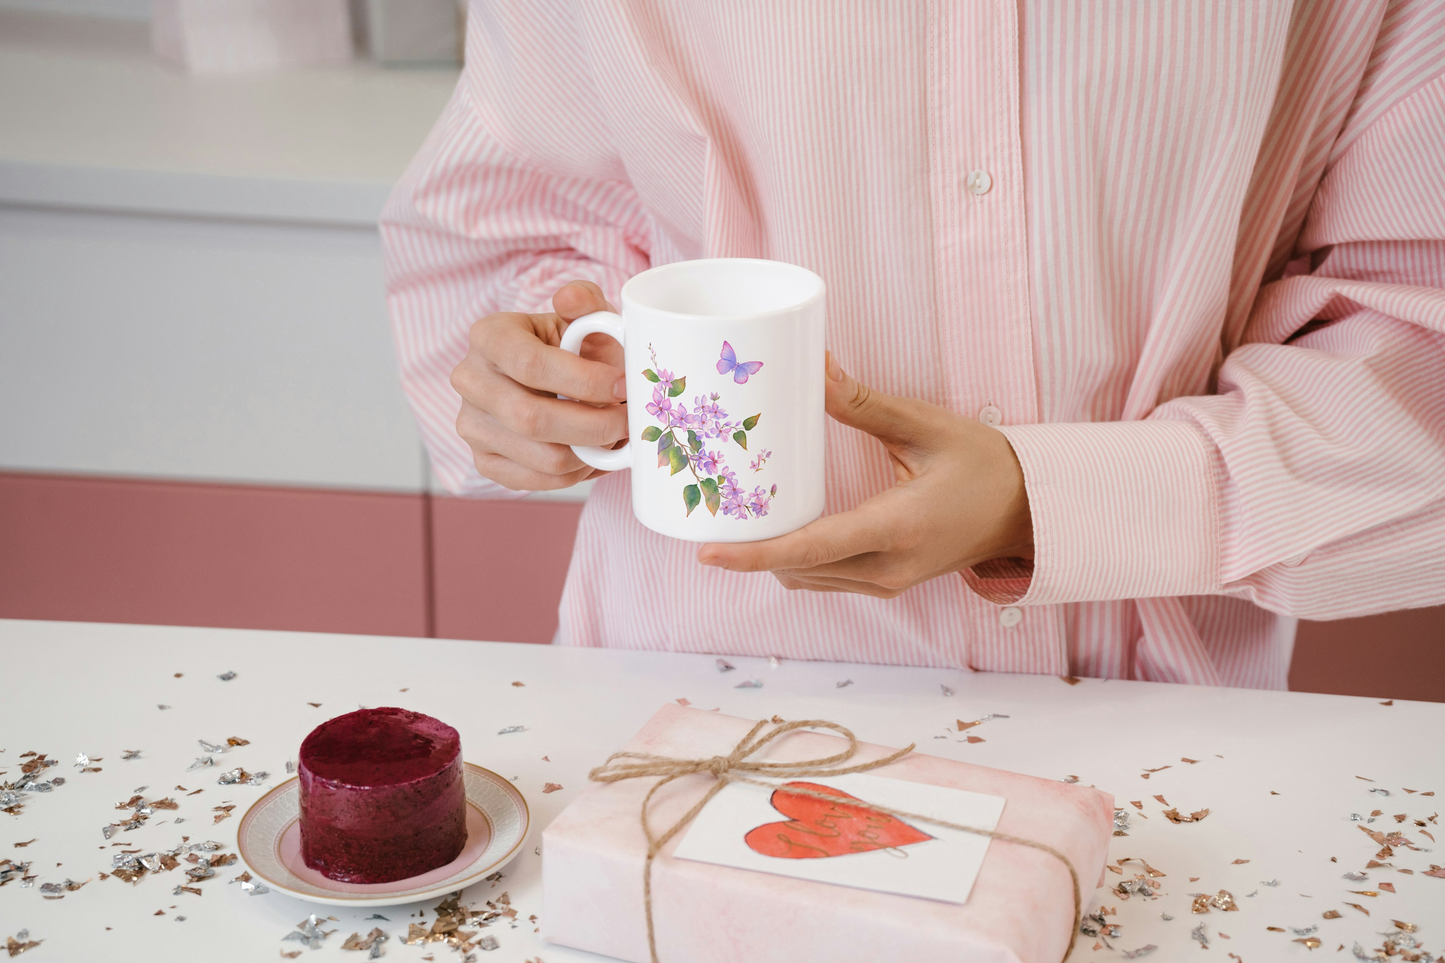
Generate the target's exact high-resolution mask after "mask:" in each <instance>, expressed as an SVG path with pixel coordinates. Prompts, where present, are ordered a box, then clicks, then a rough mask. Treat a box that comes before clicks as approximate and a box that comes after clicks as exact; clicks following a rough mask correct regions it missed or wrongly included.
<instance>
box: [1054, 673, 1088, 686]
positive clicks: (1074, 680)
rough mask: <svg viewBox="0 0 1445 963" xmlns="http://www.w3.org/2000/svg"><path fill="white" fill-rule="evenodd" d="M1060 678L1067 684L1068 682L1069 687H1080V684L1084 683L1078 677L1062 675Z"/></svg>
mask: <svg viewBox="0 0 1445 963" xmlns="http://www.w3.org/2000/svg"><path fill="white" fill-rule="evenodd" d="M1059 678H1060V679H1063V680H1064V681H1065V682H1067V683H1068V684H1069V685H1078V684H1079V683H1080V682H1083V681H1084V680H1083V679H1080V678H1079V677H1078V676H1076V675H1061V676H1059Z"/></svg>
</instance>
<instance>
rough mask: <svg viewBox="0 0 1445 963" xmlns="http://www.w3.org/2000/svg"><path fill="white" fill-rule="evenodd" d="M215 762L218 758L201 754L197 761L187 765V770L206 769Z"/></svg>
mask: <svg viewBox="0 0 1445 963" xmlns="http://www.w3.org/2000/svg"><path fill="white" fill-rule="evenodd" d="M215 764H216V760H214V759H212V758H211V757H210V756H201V757H200V758H198V759H197V760H196V761H195V762H193V763H191V764H190V765H189V766H187V767H186V772H191V771H192V770H195V769H204V768H205V767H207V766H214V765H215Z"/></svg>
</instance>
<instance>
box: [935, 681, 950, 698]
mask: <svg viewBox="0 0 1445 963" xmlns="http://www.w3.org/2000/svg"><path fill="white" fill-rule="evenodd" d="M938 688H940V689H941V690H943V694H944V695H945V696H951V695H953V690H952V689H950V688H949V687H948V686H946V685H944V684H943V683H942V682H940V683H939V684H938Z"/></svg>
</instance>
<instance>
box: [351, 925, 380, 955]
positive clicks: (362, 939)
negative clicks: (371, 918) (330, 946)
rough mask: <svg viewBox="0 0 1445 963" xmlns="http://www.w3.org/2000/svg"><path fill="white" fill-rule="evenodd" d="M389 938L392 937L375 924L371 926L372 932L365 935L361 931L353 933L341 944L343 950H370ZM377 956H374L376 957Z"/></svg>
mask: <svg viewBox="0 0 1445 963" xmlns="http://www.w3.org/2000/svg"><path fill="white" fill-rule="evenodd" d="M389 939H391V937H390V936H388V935H387V934H386V933H384V932H382V930H381V928H380V927H377V926H374V927H372V928H371V932H370V933H367V934H366V935H365V936H362V935H361V934H360V933H352V934H351V935H350V936H348V937H347V938H346V940H345V941H344V942H343V943H342V944H341V948H342V949H343V950H369V949H371V948H372V947H380V946H381V944H382V943H385V942H386V941H387V940H389ZM379 955H380V954H377V955H376V956H379ZM376 956H373V957H372V958H373V959H375V958H376Z"/></svg>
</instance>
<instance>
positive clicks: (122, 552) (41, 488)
mask: <svg viewBox="0 0 1445 963" xmlns="http://www.w3.org/2000/svg"><path fill="white" fill-rule="evenodd" d="M423 515H424V504H423V498H422V496H421V495H388V494H363V493H355V492H344V491H311V490H298V489H284V488H264V487H258V486H242V485H205V484H189V483H171V482H150V481H130V480H119V479H108V478H106V479H103V478H77V477H65V476H47V475H26V474H3V473H0V617H7V618H26V619H69V620H77V621H86V622H143V623H160V624H168V625H208V626H222V627H234V628H258V629H299V630H312V631H320V632H358V633H366V634H374V635H425V634H426V632H427V586H426V564H425V526H424V524H423Z"/></svg>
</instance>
